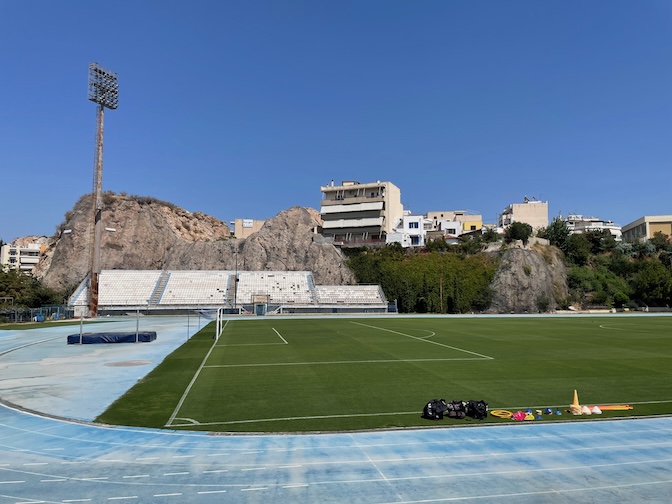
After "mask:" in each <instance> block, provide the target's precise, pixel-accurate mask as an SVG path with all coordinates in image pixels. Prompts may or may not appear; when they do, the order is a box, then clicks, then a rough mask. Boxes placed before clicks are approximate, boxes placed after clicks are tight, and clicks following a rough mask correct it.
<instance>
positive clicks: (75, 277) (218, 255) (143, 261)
mask: <svg viewBox="0 0 672 504" xmlns="http://www.w3.org/2000/svg"><path fill="white" fill-rule="evenodd" d="M104 202H105V206H104V209H103V213H102V219H103V225H104V227H105V228H107V229H108V230H113V231H104V232H103V237H102V243H101V266H102V269H176V270H190V269H191V270H196V269H202V270H216V269H219V270H234V269H238V270H274V269H277V270H294V271H298V270H301V271H313V272H314V273H315V280H316V282H317V283H325V284H343V283H353V282H354V276H353V275H352V273H351V272H350V270H349V269H348V268H347V266H346V265H345V262H344V259H343V258H342V256H341V254H340V252H339V251H338V250H337V249H336V248H335V247H334V246H333V245H332V244H329V243H317V242H315V241H313V230H314V228H315V227H316V226H317V225H319V223H320V222H319V214H318V213H317V212H316V211H315V210H312V209H306V208H300V207H294V208H291V209H289V210H286V211H284V212H281V213H280V214H278V215H277V216H276V217H274V218H272V219H269V220H268V221H266V224H265V225H264V227H263V228H262V229H261V230H260V231H258V232H257V233H256V234H255V235H252V236H251V237H249V238H247V239H246V240H238V239H235V238H232V237H231V233H230V230H229V228H228V226H227V225H226V224H225V223H224V222H222V221H220V220H218V219H215V218H214V217H211V216H207V215H205V214H202V213H190V212H188V211H186V210H184V209H182V208H179V207H177V206H175V205H172V204H170V203H166V202H162V201H159V200H156V199H153V198H139V197H128V196H119V195H114V194H110V193H106V194H105V198H104ZM91 223H92V208H91V197H90V196H89V195H87V196H84V197H82V198H80V200H79V201H78V202H77V204H76V205H75V207H74V208H73V210H72V211H70V212H68V213H67V214H66V219H65V221H64V222H63V223H62V224H61V225H60V227H59V233H58V234H57V236H56V237H54V239H53V241H52V243H51V244H50V246H49V248H48V250H47V252H46V254H45V255H44V257H43V259H42V260H41V261H40V264H39V265H38V267H37V269H36V271H35V274H36V276H38V277H41V278H42V279H43V280H44V283H45V285H47V286H48V287H52V288H57V289H67V288H72V287H73V286H75V285H76V284H77V283H79V282H80V281H81V280H82V279H83V278H84V277H85V276H86V274H87V272H88V271H89V269H90V248H91V240H92V235H93V232H92V228H93V227H92V224H91Z"/></svg>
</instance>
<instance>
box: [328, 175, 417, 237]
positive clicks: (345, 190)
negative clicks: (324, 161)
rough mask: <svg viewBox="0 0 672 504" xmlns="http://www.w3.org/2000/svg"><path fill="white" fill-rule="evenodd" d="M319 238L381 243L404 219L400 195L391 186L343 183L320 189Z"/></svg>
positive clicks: (373, 183) (353, 182) (388, 183)
mask: <svg viewBox="0 0 672 504" xmlns="http://www.w3.org/2000/svg"><path fill="white" fill-rule="evenodd" d="M320 191H322V201H321V202H320V213H321V216H322V221H323V223H322V235H323V236H325V237H328V238H332V239H333V240H334V241H335V242H342V243H344V244H356V243H385V237H386V236H387V234H389V233H392V232H393V231H394V227H395V225H396V224H397V222H399V219H401V218H402V217H403V215H404V207H403V205H402V204H401V191H400V190H399V188H398V187H397V186H395V185H394V184H393V183H392V182H380V181H377V182H369V183H365V184H362V183H360V182H355V181H343V182H342V183H341V185H334V182H333V180H332V182H331V184H330V185H327V186H323V187H320Z"/></svg>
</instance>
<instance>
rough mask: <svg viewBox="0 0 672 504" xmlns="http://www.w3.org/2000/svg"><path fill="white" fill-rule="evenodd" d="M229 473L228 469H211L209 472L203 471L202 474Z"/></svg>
mask: <svg viewBox="0 0 672 504" xmlns="http://www.w3.org/2000/svg"><path fill="white" fill-rule="evenodd" d="M225 472H229V470H228V469H211V470H209V471H203V474H213V473H225Z"/></svg>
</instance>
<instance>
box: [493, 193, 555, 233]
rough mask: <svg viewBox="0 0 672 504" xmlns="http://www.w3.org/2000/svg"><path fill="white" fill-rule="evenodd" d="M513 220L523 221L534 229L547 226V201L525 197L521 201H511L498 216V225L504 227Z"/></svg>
mask: <svg viewBox="0 0 672 504" xmlns="http://www.w3.org/2000/svg"><path fill="white" fill-rule="evenodd" d="M514 222H524V223H525V224H529V225H530V226H532V229H534V230H535V231H536V230H537V229H539V228H543V227H548V201H538V200H537V199H535V198H532V199H531V200H530V199H528V198H527V196H526V197H525V199H524V201H523V203H513V204H511V205H509V206H508V207H506V208H505V209H504V211H503V212H502V213H501V214H500V216H499V227H501V228H506V227H508V226H510V225H511V224H512V223H514Z"/></svg>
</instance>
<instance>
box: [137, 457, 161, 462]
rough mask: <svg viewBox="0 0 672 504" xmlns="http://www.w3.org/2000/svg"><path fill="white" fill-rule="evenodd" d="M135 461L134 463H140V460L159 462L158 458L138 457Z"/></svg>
mask: <svg viewBox="0 0 672 504" xmlns="http://www.w3.org/2000/svg"><path fill="white" fill-rule="evenodd" d="M135 460H136V462H140V461H142V460H159V457H138V458H136V459H135Z"/></svg>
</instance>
